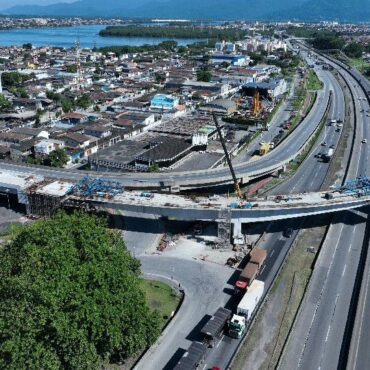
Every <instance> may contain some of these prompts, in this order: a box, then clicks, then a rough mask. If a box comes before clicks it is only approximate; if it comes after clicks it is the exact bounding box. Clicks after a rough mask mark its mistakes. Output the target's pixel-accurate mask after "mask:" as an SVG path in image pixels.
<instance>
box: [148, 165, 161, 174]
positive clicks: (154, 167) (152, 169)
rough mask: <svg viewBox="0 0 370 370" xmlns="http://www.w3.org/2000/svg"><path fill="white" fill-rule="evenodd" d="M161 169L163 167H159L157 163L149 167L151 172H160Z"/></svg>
mask: <svg viewBox="0 0 370 370" xmlns="http://www.w3.org/2000/svg"><path fill="white" fill-rule="evenodd" d="M160 171H161V169H160V168H159V166H158V165H157V164H153V165H152V166H150V167H149V172H152V173H158V172H160Z"/></svg>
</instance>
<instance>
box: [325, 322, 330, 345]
mask: <svg viewBox="0 0 370 370" xmlns="http://www.w3.org/2000/svg"><path fill="white" fill-rule="evenodd" d="M330 329H331V325H329V327H328V331H327V332H326V338H325V343H326V342H327V341H328V339H329V334H330Z"/></svg>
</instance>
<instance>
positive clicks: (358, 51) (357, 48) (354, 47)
mask: <svg viewBox="0 0 370 370" xmlns="http://www.w3.org/2000/svg"><path fill="white" fill-rule="evenodd" d="M364 51H365V48H364V47H363V46H362V45H361V44H360V43H358V42H351V43H350V44H348V45H347V46H346V47H345V48H344V52H345V53H346V55H347V56H348V57H350V58H361V57H362V53H363V52H364Z"/></svg>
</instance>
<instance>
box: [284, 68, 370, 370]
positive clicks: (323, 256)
mask: <svg viewBox="0 0 370 370" xmlns="http://www.w3.org/2000/svg"><path fill="white" fill-rule="evenodd" d="M346 78H347V80H348V81H349V82H350V84H351V89H352V90H353V92H354V98H355V104H356V114H357V117H358V121H357V135H356V141H355V151H354V155H353V157H352V158H351V166H350V169H349V173H348V176H349V177H354V176H360V175H361V176H366V175H367V174H368V158H369V152H370V150H369V148H368V145H366V144H362V143H361V141H362V139H364V138H366V139H367V140H369V139H370V136H369V134H370V133H369V129H368V124H369V120H368V118H367V117H366V115H364V114H363V113H362V110H363V109H364V110H365V112H366V110H367V109H369V106H368V102H367V100H364V98H365V95H364V93H363V91H362V90H361V89H360V88H359V87H358V85H357V84H356V82H355V81H354V80H353V78H352V77H351V76H349V75H348V74H346ZM355 86H356V87H355ZM367 217H368V216H367V214H366V213H364V212H359V211H356V212H346V213H343V214H338V215H336V216H335V218H334V220H333V222H332V224H331V226H330V228H329V231H328V234H327V237H326V240H325V243H324V245H323V247H322V251H321V253H320V256H319V258H318V260H317V263H316V265H315V269H314V273H313V276H312V279H311V282H310V286H309V289H308V291H307V294H306V296H305V300H304V303H303V305H302V308H301V311H300V313H299V316H298V319H297V321H296V325H295V327H294V330H293V332H292V335H291V337H290V339H289V343H288V346H287V348H286V351H285V355H284V357H283V360H282V362H281V364H280V368H281V369H285V368H287V366H289V367H290V368H300V369H332V368H333V369H334V368H338V367H340V366H342V363H341V360H342V357H341V350H342V340H343V338H344V334H345V329H346V323H347V318H348V315H349V308H350V303H351V298H352V292H353V289H354V284H355V277H356V271H357V268H358V265H359V261H360V256H361V250H362V247H363V244H364V235H365V229H366V223H367Z"/></svg>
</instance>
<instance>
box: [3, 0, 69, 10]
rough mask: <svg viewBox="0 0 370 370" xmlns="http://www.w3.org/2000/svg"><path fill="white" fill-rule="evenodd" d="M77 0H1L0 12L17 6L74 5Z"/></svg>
mask: <svg viewBox="0 0 370 370" xmlns="http://www.w3.org/2000/svg"><path fill="white" fill-rule="evenodd" d="M74 1H76V0H0V10H1V9H6V8H10V7H12V6H15V5H32V4H37V5H48V4H55V3H60V2H65V3H73V2H74Z"/></svg>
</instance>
